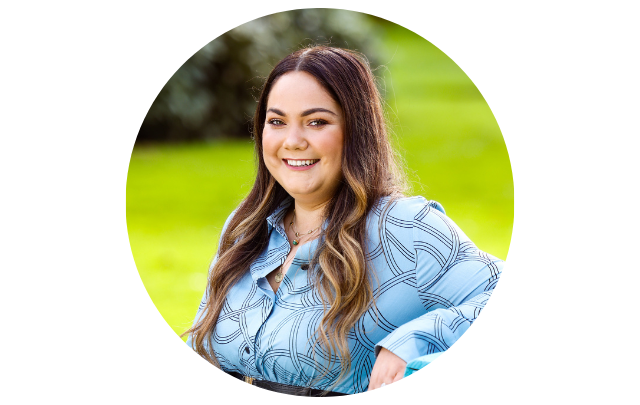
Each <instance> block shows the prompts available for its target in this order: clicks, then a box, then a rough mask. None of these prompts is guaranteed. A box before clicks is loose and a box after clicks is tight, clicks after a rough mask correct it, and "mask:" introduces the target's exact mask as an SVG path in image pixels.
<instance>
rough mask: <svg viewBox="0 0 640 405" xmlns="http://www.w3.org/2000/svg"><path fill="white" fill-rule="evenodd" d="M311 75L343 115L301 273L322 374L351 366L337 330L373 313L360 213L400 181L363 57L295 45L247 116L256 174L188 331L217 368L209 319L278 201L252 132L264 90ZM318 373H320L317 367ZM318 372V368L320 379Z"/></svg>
mask: <svg viewBox="0 0 640 405" xmlns="http://www.w3.org/2000/svg"><path fill="white" fill-rule="evenodd" d="M293 71H304V72H306V73H309V74H311V75H312V76H313V77H314V78H315V79H316V80H317V81H318V83H320V85H322V86H323V87H324V88H325V89H326V90H327V92H328V93H329V94H330V95H331V97H332V98H333V99H334V100H335V101H336V102H337V103H338V104H339V105H340V107H341V108H342V111H343V114H344V117H345V131H344V132H345V139H344V146H343V151H344V152H343V157H342V175H343V181H342V182H341V184H340V186H339V187H338V190H337V191H336V193H335V195H334V196H333V198H332V199H331V200H330V201H329V203H328V204H327V206H326V208H325V215H326V218H327V226H326V229H325V230H324V232H323V233H322V235H321V236H320V238H321V239H320V241H319V244H318V250H317V251H316V253H315V255H314V257H313V258H312V260H311V263H310V267H309V268H310V269H312V270H314V271H309V275H310V277H311V278H312V280H311V282H312V283H313V285H314V286H315V287H316V288H317V290H318V292H319V295H320V297H321V298H322V300H323V306H324V315H323V317H322V319H321V321H320V323H319V325H318V329H317V330H316V336H315V342H313V349H314V353H316V352H317V350H316V348H317V349H319V350H323V351H325V352H326V353H327V355H326V356H322V357H324V358H327V359H329V360H328V364H323V366H324V367H323V368H324V370H329V369H330V367H331V364H332V360H331V359H332V358H334V356H335V357H336V358H337V359H340V367H341V373H340V376H339V377H338V379H337V380H336V384H337V383H338V382H339V380H340V378H341V377H342V376H344V374H345V373H346V372H347V371H348V370H349V369H350V367H351V356H350V353H349V348H348V343H347V334H348V333H349V331H350V330H351V329H352V328H353V327H354V325H355V324H356V322H357V321H358V319H360V317H362V315H363V314H364V313H365V312H366V311H367V310H368V309H370V308H371V307H372V306H373V307H375V304H374V302H375V299H374V298H375V297H374V293H373V277H375V275H374V272H373V269H371V268H370V266H369V265H368V262H367V260H366V254H367V252H366V251H365V246H366V238H367V216H368V214H369V212H370V211H371V209H372V208H373V206H374V204H375V203H376V202H378V201H379V200H380V199H381V198H383V197H391V198H392V199H393V198H396V197H399V196H401V195H402V194H403V192H404V191H405V190H406V184H407V183H406V180H405V176H404V174H403V172H402V170H401V168H400V165H399V164H398V162H397V160H396V155H395V153H394V151H393V148H392V147H391V144H390V142H389V137H388V132H387V127H386V121H385V118H384V113H383V109H382V101H381V97H380V93H379V92H378V88H377V87H376V83H375V79H374V76H373V74H372V72H371V69H370V67H369V63H368V61H367V59H366V58H365V57H364V56H363V55H362V54H360V53H357V52H354V51H350V50H346V49H340V48H333V47H327V46H314V47H311V48H304V49H300V50H298V51H296V52H294V53H292V54H290V55H289V56H287V57H285V58H284V59H283V60H282V61H280V62H279V63H278V64H277V65H276V66H275V68H274V69H273V71H272V72H271V74H270V75H269V77H268V78H267V80H266V82H265V84H264V86H263V88H262V92H261V94H260V98H259V100H258V105H257V108H256V113H255V115H254V118H253V137H254V141H255V157H256V161H257V166H258V167H257V175H256V181H255V183H254V185H253V188H252V189H251V191H250V192H249V195H248V196H247V197H246V198H245V199H244V201H243V202H242V203H241V204H240V206H239V207H238V209H237V211H236V213H235V215H234V216H233V218H232V219H231V220H230V221H229V224H228V225H227V228H226V231H225V232H224V234H223V235H222V237H221V243H220V248H219V251H218V260H217V262H216V264H215V265H214V266H213V268H212V270H211V272H210V274H209V285H208V287H207V288H208V291H207V292H208V299H207V302H206V309H205V310H204V311H203V314H202V315H201V317H200V319H198V320H197V321H196V323H195V324H194V326H193V327H192V328H191V329H189V330H188V331H186V332H185V334H187V333H190V334H192V341H193V345H194V348H195V350H196V351H197V352H198V353H199V354H200V355H201V356H202V357H204V358H205V359H207V360H208V361H209V362H211V363H213V364H215V365H216V366H219V364H218V362H217V360H216V358H215V356H214V355H213V352H212V350H211V349H210V347H211V344H212V340H213V334H214V330H215V326H216V323H217V320H218V316H219V314H220V312H221V310H222V307H223V305H224V302H225V297H226V296H227V294H228V292H229V290H230V289H231V287H232V286H233V285H234V284H235V283H236V282H237V281H238V280H239V279H240V278H241V277H242V276H243V275H244V274H245V273H246V272H247V271H248V270H249V266H250V265H251V263H253V262H254V261H255V260H256V259H257V258H258V256H259V255H260V253H261V252H262V251H263V250H264V249H266V248H267V245H268V240H269V234H268V228H267V221H266V219H267V217H268V216H269V215H270V214H271V213H272V212H273V211H274V210H275V209H276V208H277V207H278V205H279V204H280V203H281V202H282V201H283V200H284V199H285V198H287V197H288V194H287V192H286V191H285V190H284V189H283V188H282V186H280V184H278V183H277V182H276V181H275V179H274V178H273V176H272V175H271V173H269V171H268V170H267V167H266V165H265V163H264V160H263V150H262V131H263V129H264V124H265V118H266V106H267V99H268V97H269V92H270V91H271V88H272V87H273V85H274V83H275V82H276V81H277V80H278V78H280V77H281V76H282V75H284V74H287V73H289V72H293ZM325 367H326V368H325ZM323 374H326V371H325V373H323Z"/></svg>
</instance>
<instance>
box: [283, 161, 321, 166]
mask: <svg viewBox="0 0 640 405" xmlns="http://www.w3.org/2000/svg"><path fill="white" fill-rule="evenodd" d="M282 160H284V161H285V162H286V163H287V164H288V165H289V166H293V167H306V166H312V165H314V164H316V163H318V162H319V161H320V159H306V160H297V159H296V160H294V159H282Z"/></svg>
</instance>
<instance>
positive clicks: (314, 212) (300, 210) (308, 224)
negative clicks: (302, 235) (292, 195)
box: [294, 200, 328, 232]
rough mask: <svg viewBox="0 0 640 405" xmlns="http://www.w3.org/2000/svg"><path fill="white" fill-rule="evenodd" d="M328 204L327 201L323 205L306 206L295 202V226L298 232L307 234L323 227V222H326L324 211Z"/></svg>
mask: <svg viewBox="0 0 640 405" xmlns="http://www.w3.org/2000/svg"><path fill="white" fill-rule="evenodd" d="M327 203H328V201H325V202H323V203H321V204H306V203H302V202H299V201H298V200H295V201H294V208H295V210H296V223H295V226H296V228H297V229H298V231H299V232H306V231H309V230H311V229H315V228H317V227H319V226H320V225H322V222H323V221H324V210H325V208H326V206H327Z"/></svg>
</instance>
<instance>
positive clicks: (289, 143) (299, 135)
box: [282, 125, 309, 150]
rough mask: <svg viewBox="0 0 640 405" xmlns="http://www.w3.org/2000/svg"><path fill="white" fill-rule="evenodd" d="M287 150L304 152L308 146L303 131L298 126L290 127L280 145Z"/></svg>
mask: <svg viewBox="0 0 640 405" xmlns="http://www.w3.org/2000/svg"><path fill="white" fill-rule="evenodd" d="M282 146H283V147H284V148H285V149H287V150H305V149H307V146H309V144H308V143H307V139H306V137H305V135H304V131H303V130H302V128H300V127H299V126H293V125H292V126H290V127H289V128H288V129H287V133H286V137H285V139H284V143H283V145H282Z"/></svg>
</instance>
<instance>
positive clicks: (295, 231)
mask: <svg viewBox="0 0 640 405" xmlns="http://www.w3.org/2000/svg"><path fill="white" fill-rule="evenodd" d="M295 220H296V210H295V208H294V209H293V218H291V222H290V223H289V229H293V232H294V234H295V235H296V238H298V239H297V240H296V239H294V240H293V242H291V243H292V244H293V245H294V246H295V245H297V244H298V243H300V239H302V238H301V237H300V232H298V231H297V230H296V226H295V225H294V224H293V223H294V222H295ZM319 228H320V226H318V227H317V228H316V229H311V230H310V231H309V232H307V233H306V234H304V235H302V236H307V235H311V234H312V233H314V232H315V231H317V230H318V229H319Z"/></svg>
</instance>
